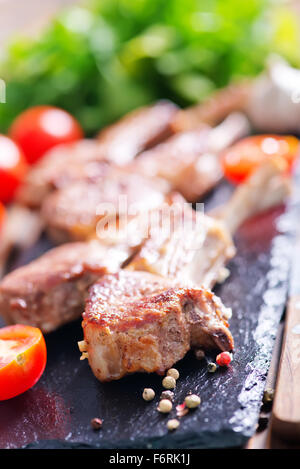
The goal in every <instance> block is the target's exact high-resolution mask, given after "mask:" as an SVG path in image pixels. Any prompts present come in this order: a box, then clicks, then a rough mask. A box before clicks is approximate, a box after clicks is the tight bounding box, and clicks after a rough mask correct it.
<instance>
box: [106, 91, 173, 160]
mask: <svg viewBox="0 0 300 469" xmlns="http://www.w3.org/2000/svg"><path fill="white" fill-rule="evenodd" d="M177 111H178V107H177V106H176V105H175V104H174V103H172V102H171V101H165V100H162V101H158V102H157V103H154V104H153V105H152V106H146V107H143V108H140V109H136V110H135V111H132V112H131V113H129V114H127V115H126V116H125V117H123V118H122V119H120V120H119V121H118V122H116V123H114V124H112V125H111V126H110V127H107V128H105V129H104V130H102V131H101V132H100V133H99V135H98V141H99V142H101V144H102V145H103V146H104V147H105V154H106V158H107V159H109V160H110V161H113V162H115V163H116V164H118V165H125V164H127V163H128V162H129V161H131V160H132V159H133V158H134V157H135V156H136V155H137V154H138V153H140V152H141V151H143V150H146V149H147V148H150V147H151V146H153V145H156V144H157V143H159V142H161V141H162V140H164V139H165V138H168V137H169V136H170V135H171V134H172V133H173V131H172V130H171V124H172V121H173V119H174V117H175V115H176V114H177Z"/></svg>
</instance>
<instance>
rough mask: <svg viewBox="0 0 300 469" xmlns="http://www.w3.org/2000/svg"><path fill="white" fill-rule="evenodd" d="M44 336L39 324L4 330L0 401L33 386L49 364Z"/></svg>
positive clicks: (0, 346) (0, 333) (1, 335)
mask: <svg viewBox="0 0 300 469" xmlns="http://www.w3.org/2000/svg"><path fill="white" fill-rule="evenodd" d="M46 359H47V351H46V344H45V340H44V337H43V335H42V333H41V331H40V329H37V328H36V327H31V326H23V325H21V324H17V325H15V326H8V327H3V328H2V329H0V400H1V401H3V400H5V399H10V398H12V397H15V396H18V395H19V394H22V393H23V392H25V391H27V390H28V389H30V388H31V387H32V386H34V384H35V383H36V382H37V381H38V380H39V379H40V377H41V376H42V374H43V371H44V369H45V366H46Z"/></svg>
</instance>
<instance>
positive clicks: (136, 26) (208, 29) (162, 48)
mask: <svg viewBox="0 0 300 469" xmlns="http://www.w3.org/2000/svg"><path fill="white" fill-rule="evenodd" d="M0 11H1V14H0V78H2V79H4V80H5V81H6V84H7V103H6V105H5V106H0V132H5V131H6V130H7V128H8V126H9V125H10V123H11V121H12V120H13V119H14V117H15V116H16V115H17V114H19V112H20V111H22V110H23V109H25V108H26V107H28V106H33V105H36V104H42V103H45V104H54V105H57V106H59V107H63V108H65V109H67V110H68V111H70V112H71V113H72V114H73V115H74V116H75V117H76V118H77V119H78V120H79V121H80V122H81V124H82V126H83V128H84V130H85V132H86V134H87V135H93V134H94V133H95V132H97V131H98V130H99V128H101V127H102V126H104V125H106V124H108V123H110V122H112V121H114V120H116V119H117V118H118V117H120V116H121V115H123V114H124V113H126V112H128V111H130V110H131V109H134V108H136V107H137V106H141V105H144V104H147V103H149V102H151V101H154V100H156V99H157V98H170V99H172V100H174V101H175V102H176V103H178V104H179V105H181V106H187V105H191V104H193V103H196V102H199V101H201V100H203V99H204V98H206V97H208V96H209V95H210V94H211V93H212V92H213V91H214V90H215V89H217V88H220V87H223V86H225V85H227V84H228V83H230V82H235V81H237V80H240V79H241V78H242V77H251V76H255V75H257V74H259V73H260V72H261V71H262V70H263V68H264V66H265V62H266V58H267V57H268V56H269V55H270V53H275V54H279V55H281V56H283V57H284V58H286V59H287V60H288V61H289V63H290V64H292V65H294V66H296V67H300V33H299V31H300V28H299V17H300V5H299V2H298V1H280V0H247V1H243V2H242V1H240V0H226V1H224V0H184V1H183V0H168V1H166V0H85V1H79V0H77V1H75V0H43V1H40V0H27V1H26V2H24V1H23V0H0Z"/></svg>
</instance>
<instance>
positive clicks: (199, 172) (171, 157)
mask: <svg viewBox="0 0 300 469" xmlns="http://www.w3.org/2000/svg"><path fill="white" fill-rule="evenodd" d="M186 112H188V111H186ZM248 132H249V125H248V121H247V119H246V117H245V116H244V115H243V114H238V113H236V114H232V115H230V116H229V117H227V119H225V121H224V122H222V124H220V125H219V126H217V127H215V128H211V127H209V126H208V125H205V126H204V125H202V126H200V127H199V126H198V127H197V128H196V129H194V130H190V131H185V132H179V133H178V134H175V135H174V136H172V137H170V138H169V139H167V140H166V141H164V142H163V143H161V144H160V145H157V146H156V147H154V148H152V149H151V150H148V151H145V152H143V153H141V154H140V155H139V158H137V159H136V160H134V161H133V163H132V165H131V166H132V170H133V171H137V172H139V173H141V174H144V175H147V176H148V177H159V178H163V179H165V180H167V181H168V182H169V184H170V186H171V187H172V189H173V190H174V191H178V192H180V193H181V194H182V195H183V196H184V197H185V198H186V199H187V200H188V201H189V202H195V201H197V200H199V198H200V197H201V196H203V195H204V194H205V193H206V192H208V191H209V190H211V189H212V188H213V187H215V186H216V185H217V184H218V182H220V180H221V178H222V177H223V172H222V168H221V164H220V158H219V152H220V151H221V150H222V149H225V148H226V147H228V146H229V145H230V144H231V143H233V142H234V141H235V140H237V139H239V138H241V137H242V136H244V135H246V134H247V133H248Z"/></svg>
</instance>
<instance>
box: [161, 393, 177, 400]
mask: <svg viewBox="0 0 300 469" xmlns="http://www.w3.org/2000/svg"><path fill="white" fill-rule="evenodd" d="M162 399H169V401H171V402H173V400H174V393H173V392H172V391H163V392H162V393H161V395H160V400H162Z"/></svg>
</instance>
